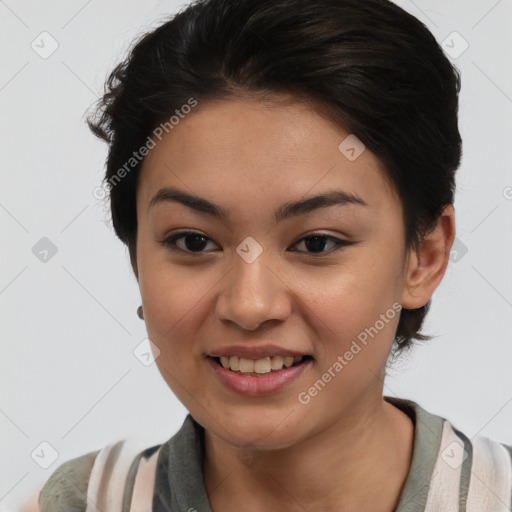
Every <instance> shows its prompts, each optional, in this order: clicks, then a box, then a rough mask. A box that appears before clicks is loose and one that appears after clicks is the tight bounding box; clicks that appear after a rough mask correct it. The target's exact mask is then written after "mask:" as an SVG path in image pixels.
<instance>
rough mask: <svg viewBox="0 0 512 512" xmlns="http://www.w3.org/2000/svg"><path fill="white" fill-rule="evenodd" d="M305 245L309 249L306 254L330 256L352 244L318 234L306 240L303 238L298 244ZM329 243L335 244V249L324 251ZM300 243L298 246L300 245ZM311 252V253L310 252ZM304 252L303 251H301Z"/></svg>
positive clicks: (307, 237)
mask: <svg viewBox="0 0 512 512" xmlns="http://www.w3.org/2000/svg"><path fill="white" fill-rule="evenodd" d="M302 242H303V243H304V244H305V247H306V249H307V251H306V252H308V253H309V254H316V253H320V254H330V253H331V252H334V251H336V250H338V249H339V248H340V247H341V246H346V245H351V244H352V242H347V241H345V240H340V239H339V238H336V237H334V236H329V235H322V234H316V235H309V236H306V237H304V238H301V239H300V240H299V242H298V243H302ZM328 242H331V243H333V244H334V247H333V248H332V250H330V251H323V250H324V249H325V247H326V245H327V244H328ZM298 243H297V244H296V245H298ZM309 251H311V252H309ZM299 252H303V251H299Z"/></svg>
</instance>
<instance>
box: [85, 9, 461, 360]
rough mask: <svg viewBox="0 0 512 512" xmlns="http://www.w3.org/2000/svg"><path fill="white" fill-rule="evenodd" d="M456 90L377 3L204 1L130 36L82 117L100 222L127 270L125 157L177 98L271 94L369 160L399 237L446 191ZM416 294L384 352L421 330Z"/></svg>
mask: <svg viewBox="0 0 512 512" xmlns="http://www.w3.org/2000/svg"><path fill="white" fill-rule="evenodd" d="M459 91H460V73H459V71H458V70H457V68H455V67H454V66H453V65H452V64H451V63H450V61H449V60H448V58H447V57H446V56H445V55H444V53H443V51H442V49H441V47H440V46H439V44H438V43H437V41H436V40H435V38H434V36H433V35H432V34H431V32H430V31H429V30H428V29H427V27H426V26H425V25H424V24H423V23H421V22H420V21H419V20H418V19H416V18H415V17H414V16H412V15H410V14H408V13H407V12H406V11H404V10H403V9H401V8H400V7H398V6H397V5H395V4H394V3H392V2H390V1H389V0H364V1H362V0H315V1H311V0H204V1H195V2H193V3H191V4H190V5H189V6H188V7H186V8H184V9H183V10H182V11H180V12H178V13H177V14H176V15H173V16H172V17H171V18H170V19H168V20H166V21H165V22H164V23H163V24H161V25H160V26H158V27H157V28H156V29H153V30H151V31H149V32H147V33H144V34H143V35H142V36H141V37H140V38H139V39H138V40H137V41H136V42H134V44H133V46H132V48H131V50H130V52H129V55H128V56H127V58H126V59H125V60H124V61H122V62H121V63H120V64H119V65H117V66H116V67H115V69H114V70H113V71H112V73H111V74H110V76H109V77H108V79H107V82H106V84H105V92H104V95H103V97H101V98H100V100H99V102H98V104H97V105H95V107H96V108H95V110H94V112H93V114H92V115H91V116H89V118H88V124H89V127H90V128H91V130H92V131H93V132H94V134H95V135H96V136H98V137H100V138H101V139H102V140H104V141H105V142H107V143H108V144H109V153H108V157H107V162H106V175H105V180H104V181H105V184H108V185H109V187H108V188H109V197H110V207H111V212H112V222H113V226H114V229H115V232H116V234H117V236H118V237H119V238H120V239H121V240H122V241H123V242H124V243H125V244H126V245H127V246H128V249H129V253H130V259H131V262H132V266H133V268H134V271H135V272H136V263H135V257H136V250H135V249H136V239H137V214H136V207H135V204H136V203H135V198H136V190H137V177H138V171H139V169H140V166H141V162H139V161H137V162H135V163H133V165H132V167H133V168H132V169H128V170H127V167H126V162H128V161H130V159H131V158H132V157H133V152H134V151H136V150H138V149H139V148H141V147H142V146H144V144H146V143H147V140H148V136H150V135H151V134H152V132H153V130H154V129H155V128H156V127H157V126H159V125H160V124H161V123H165V122H167V121H168V120H169V118H170V116H172V115H173V114H174V113H175V112H177V111H179V110H180V109H181V108H182V107H183V106H184V105H187V104H189V102H190V99H191V98H194V101H197V102H198V103H199V107H198V108H200V104H201V101H202V100H208V99H221V98H229V97H232V96H234V95H237V94H238V95H239V94H245V95H247V96H250V97H253V98H258V97H259V98H264V95H271V94H272V93H285V94H291V95H294V96H295V97H297V98H298V99H301V98H302V99H309V100H313V101H314V102H315V103H316V104H317V105H321V106H323V107H324V108H321V110H322V111H323V113H328V115H329V116H330V117H331V118H332V119H334V120H336V122H338V123H339V125H340V126H342V127H343V128H345V129H346V130H347V131H349V132H350V133H353V134H355V135H356V136H357V137H358V138H359V139H360V140H361V141H362V142H363V143H364V144H365V146H366V147H367V148H368V149H369V150H370V151H372V152H373V153H374V154H375V155H376V156H377V157H378V158H379V159H380V161H381V163H382V164H383V168H384V169H385V173H386V178H387V179H389V180H390V181H391V183H393V185H394V187H395V189H396V190H397V192H398V194H399V196H400V198H401V201H402V206H403V221H404V228H405V248H410V247H418V244H419V243H420V241H421V239H422V237H423V236H424V235H425V233H427V232H428V231H429V230H431V229H432V228H433V227H434V226H435V224H436V222H437V220H438V218H439V216H440V214H441V212H442V210H443V208H444V206H446V205H449V204H453V202H454V193H455V171H456V169H457V168H458V166H459V164H460V159H461V156H462V142H461V137H460V134H459V130H458V122H457V121H458V120H457V116H458V94H459ZM123 166H124V169H125V172H123V173H122V175H123V177H122V179H119V176H120V173H119V171H120V169H122V168H123ZM115 177H117V178H118V179H117V180H116V181H115V183H114V181H113V178H115ZM430 304H431V300H429V301H428V302H427V304H425V305H424V306H423V307H421V308H419V309H415V310H405V309H403V310H402V311H401V313H400V315H401V316H400V320H399V324H398V329H397V332H396V336H395V343H394V345H393V348H394V353H395V354H398V353H399V352H400V351H402V350H403V349H404V348H406V347H408V346H410V345H411V343H412V341H413V339H417V340H427V339H430V338H431V337H432V336H426V335H423V334H420V333H419V330H420V328H421V326H422V323H423V320H424V318H425V315H426V313H427V312H428V309H429V307H430Z"/></svg>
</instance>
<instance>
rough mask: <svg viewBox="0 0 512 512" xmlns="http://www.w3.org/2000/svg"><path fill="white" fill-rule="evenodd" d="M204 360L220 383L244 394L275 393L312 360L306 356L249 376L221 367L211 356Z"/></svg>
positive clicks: (298, 374) (291, 380) (296, 377)
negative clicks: (296, 361) (290, 364)
mask: <svg viewBox="0 0 512 512" xmlns="http://www.w3.org/2000/svg"><path fill="white" fill-rule="evenodd" d="M290 355H291V354H290ZM297 355H300V354H297ZM215 357H217V356H215ZM206 360H207V361H208V364H209V365H210V367H211V368H212V369H213V371H214V372H215V375H216V376H217V377H218V378H219V380H220V381H221V382H222V384H224V385H225V386H226V387H227V388H228V389H230V390H231V391H234V392H235V393H238V394H239V395H244V396H261V395H272V394H274V393H277V392H278V391H280V390H281V389H283V388H284V387H285V386H288V385H289V384H291V383H292V382H293V381H294V380H296V379H298V378H299V376H300V375H301V374H302V372H303V371H304V370H305V369H306V368H307V367H309V365H310V364H311V363H312V362H313V360H312V359H311V358H307V359H304V360H303V361H301V362H300V363H298V364H297V365H296V366H291V367H290V368H283V369H282V370H279V371H276V372H272V373H271V374H270V375H267V376H265V377H251V376H250V375H240V374H238V373H235V372H233V371H231V370H228V369H227V368H224V367H222V366H221V365H219V364H218V363H217V362H216V361H215V360H214V359H213V358H212V357H206Z"/></svg>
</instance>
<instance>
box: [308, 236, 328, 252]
mask: <svg viewBox="0 0 512 512" xmlns="http://www.w3.org/2000/svg"><path fill="white" fill-rule="evenodd" d="M311 241H313V242H311ZM305 243H306V247H307V248H308V249H313V250H317V251H318V252H320V251H322V250H323V249H324V248H325V244H326V243H327V241H326V240H325V238H324V237H321V236H311V237H309V238H307V239H306V241H305Z"/></svg>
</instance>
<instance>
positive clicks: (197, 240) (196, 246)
mask: <svg viewBox="0 0 512 512" xmlns="http://www.w3.org/2000/svg"><path fill="white" fill-rule="evenodd" d="M182 238H183V239H184V246H185V248H184V249H183V248H181V247H179V246H178V244H177V243H176V242H177V241H178V240H180V239H182ZM205 240H210V239H209V238H208V237H207V236H206V235H203V234H201V233H196V232H195V231H182V232H181V233H177V234H176V235H172V236H170V237H169V238H166V239H165V240H162V242H161V243H162V244H163V245H164V246H166V247H169V248H170V249H172V250H173V251H181V252H184V253H188V254H195V253H197V254H201V253H202V250H203V249H204V245H205Z"/></svg>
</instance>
